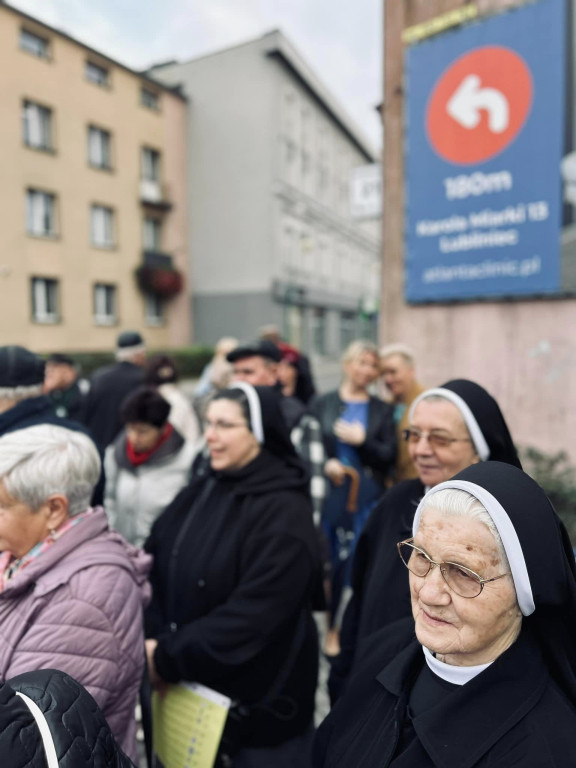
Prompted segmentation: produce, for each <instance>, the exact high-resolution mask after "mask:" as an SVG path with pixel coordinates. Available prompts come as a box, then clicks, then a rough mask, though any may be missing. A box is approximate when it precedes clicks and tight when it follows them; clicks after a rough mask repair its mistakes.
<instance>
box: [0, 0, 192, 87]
mask: <svg viewBox="0 0 576 768" xmlns="http://www.w3.org/2000/svg"><path fill="white" fill-rule="evenodd" d="M2 8H5V9H6V10H7V11H11V12H12V13H14V14H15V15H16V16H20V17H21V18H23V19H26V20H27V21H30V22H32V23H33V24H37V25H38V26H39V27H43V28H44V29H46V30H47V31H48V32H50V33H51V34H54V35H59V36H60V37H62V38H64V39H65V40H68V42H70V43H74V44H75V45H77V46H79V47H80V48H83V49H84V50H85V51H88V52H89V53H92V54H94V55H95V56H98V57H99V58H101V59H103V60H104V61H107V62H109V63H110V64H113V65H114V66H115V67H119V68H120V69H123V70H124V71H125V72H128V73H129V74H131V75H134V77H136V78H138V79H139V80H143V81H144V82H145V83H147V84H149V85H152V86H155V87H157V88H160V90H162V91H165V92H166V93H169V94H171V95H172V96H175V97H176V98H177V99H180V100H181V101H186V102H187V101H188V98H187V97H186V95H185V94H184V93H183V92H182V90H181V88H180V86H179V85H175V86H169V85H165V84H163V83H162V82H160V81H159V80H155V79H154V78H153V77H150V76H149V75H147V74H145V72H146V71H147V70H145V71H143V72H138V70H136V69H132V68H131V67H129V66H127V65H126V64H122V62H120V61H118V60H117V59H113V58H112V57H111V56H108V55H107V54H106V53H102V51H98V50H97V49H96V48H92V47H91V46H89V45H88V44H87V43H83V42H82V41H81V40H78V38H76V37H72V35H70V34H68V32H64V31H63V30H61V29H57V28H56V27H53V26H51V25H50V24H47V23H46V22H45V21H42V20H41V19H39V18H37V17H36V16H31V15H30V14H29V13H26V12H25V11H21V10H20V9H19V8H16V7H15V6H13V5H10V4H9V3H7V2H5V0H0V10H2Z"/></svg>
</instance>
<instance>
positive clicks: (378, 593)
mask: <svg viewBox="0 0 576 768" xmlns="http://www.w3.org/2000/svg"><path fill="white" fill-rule="evenodd" d="M409 424H410V428H409V429H408V430H407V435H405V437H406V438H408V440H407V441H408V448H409V451H410V454H411V457H412V459H413V461H414V463H415V466H416V467H417V469H418V473H419V478H418V479H414V480H405V481H404V482H402V483H399V484H398V485H396V486H394V487H393V488H391V489H390V490H389V491H388V492H387V493H386V494H385V495H384V496H383V497H382V500H381V501H380V502H379V504H378V505H377V506H376V507H375V508H374V510H373V511H372V513H371V515H370V518H369V519H368V522H367V524H366V526H365V528H364V531H363V533H362V534H361V536H360V538H359V541H358V545H357V548H356V554H355V557H354V563H353V567H352V589H353V595H352V598H351V600H350V602H349V604H348V607H347V609H346V613H345V615H344V620H343V625H342V631H341V635H340V644H341V653H340V655H339V656H338V657H336V658H335V659H334V661H333V662H332V666H331V671H330V677H329V690H330V696H331V699H332V702H333V703H334V701H336V699H337V698H338V696H339V695H340V694H341V692H342V690H343V689H344V686H345V684H346V681H347V679H348V677H349V675H350V673H351V670H352V668H353V665H354V658H355V656H356V655H357V650H358V649H359V648H360V647H361V645H362V643H363V642H364V640H365V639H366V638H367V637H369V635H370V634H371V633H372V632H375V631H376V630H378V629H380V628H382V627H384V626H386V625H387V624H390V623H392V622H394V621H396V620H397V619H400V618H402V617H405V616H410V613H411V609H410V594H409V590H408V582H407V580H406V574H405V573H404V569H403V566H402V563H401V562H400V560H399V559H398V557H397V556H396V543H397V542H398V541H401V540H402V539H406V538H407V537H408V536H409V535H410V532H411V530H412V522H413V520H414V513H415V511H416V507H417V506H418V503H419V501H420V499H421V498H422V497H423V496H424V493H425V492H426V490H428V488H430V487H433V486H434V485H437V484H438V483H439V482H443V481H445V480H448V479H449V478H450V477H453V476H454V475H455V474H456V473H457V472H460V471H461V470H463V469H465V468H466V467H467V466H469V465H470V464H473V463H476V462H483V461H488V460H491V461H502V462H505V463H507V464H512V465H513V466H516V467H520V466H521V465H520V460H519V459H518V454H517V453H516V448H515V447H514V443H513V442H512V438H511V436H510V432H509V430H508V426H507V425H506V422H505V420H504V416H503V415H502V412H501V410H500V407H499V406H498V403H497V402H496V400H495V399H494V398H493V397H492V395H490V394H489V393H488V392H487V391H486V390H485V389H484V388H483V387H481V386H480V385H479V384H476V383H475V382H473V381H468V380H466V379H455V380H453V381H448V382H446V384H443V385H442V386H441V387H437V388H434V389H428V390H426V391H425V392H423V393H422V394H421V395H420V396H419V397H417V398H416V399H415V400H414V402H413V403H412V406H411V408H410V414H409ZM415 438H417V439H415ZM442 443H444V445H443V444H442Z"/></svg>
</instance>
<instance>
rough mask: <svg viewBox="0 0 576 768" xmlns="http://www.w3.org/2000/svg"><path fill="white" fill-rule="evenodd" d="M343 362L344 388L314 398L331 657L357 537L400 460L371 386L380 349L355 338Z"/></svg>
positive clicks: (390, 423)
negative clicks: (322, 459)
mask: <svg viewBox="0 0 576 768" xmlns="http://www.w3.org/2000/svg"><path fill="white" fill-rule="evenodd" d="M342 363H343V372H344V376H343V380H342V384H341V385H340V388H339V389H337V390H335V391H333V392H329V393H328V394H326V395H322V396H321V397H319V398H318V399H317V400H315V401H314V403H313V412H314V415H315V416H316V418H317V419H318V420H319V422H320V426H321V428H322V435H323V439H324V448H325V451H326V456H327V457H328V458H327V461H326V464H325V466H324V472H325V474H326V476H327V477H328V479H329V481H330V487H329V490H328V496H327V499H326V502H325V504H324V509H323V514H322V518H323V519H322V526H323V529H324V532H325V534H326V537H327V540H328V544H329V548H330V558H331V581H332V584H331V606H330V629H329V631H328V633H327V636H326V641H325V651H326V653H327V654H328V655H330V656H333V655H335V654H336V653H337V652H338V647H339V645H338V642H339V641H338V631H339V626H340V622H341V608H340V606H341V605H343V602H342V598H343V593H344V590H345V589H346V588H347V587H349V586H350V565H351V562H352V556H353V554H354V547H355V545H356V541H357V539H358V536H359V535H360V533H361V531H362V529H363V527H364V524H365V522H366V520H367V518H368V515H369V514H370V511H371V510H372V508H373V507H374V505H375V504H376V502H377V501H378V499H379V498H380V496H381V495H382V493H383V492H384V483H385V480H386V476H387V475H388V473H389V472H390V470H391V469H392V468H393V466H394V462H395V460H396V427H395V425H394V410H393V408H392V406H391V405H388V404H387V403H384V402H383V401H382V400H380V399H378V398H376V397H373V396H372V395H370V393H369V391H368V388H369V387H370V385H371V384H373V383H374V382H375V381H376V379H377V378H378V375H379V373H380V370H379V359H378V348H377V347H376V345H375V344H372V343H371V342H368V341H354V342H352V343H351V344H350V345H349V346H348V348H347V350H346V351H345V353H344V355H343V359H342ZM347 473H352V477H350V475H349V474H347ZM354 476H356V477H358V479H359V489H358V492H357V499H356V503H355V504H354V509H351V506H352V505H351V504H350V494H351V489H353V487H354V486H353V482H352V481H353V477H354Z"/></svg>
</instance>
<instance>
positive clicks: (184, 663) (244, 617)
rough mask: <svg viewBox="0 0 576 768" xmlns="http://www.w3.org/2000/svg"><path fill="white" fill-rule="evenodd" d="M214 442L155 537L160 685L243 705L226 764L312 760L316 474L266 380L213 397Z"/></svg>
mask: <svg viewBox="0 0 576 768" xmlns="http://www.w3.org/2000/svg"><path fill="white" fill-rule="evenodd" d="M205 438H206V444H207V448H208V451H209V456H210V465H209V467H207V468H206V471H205V472H201V471H196V472H195V473H194V477H193V479H192V481H191V482H190V484H189V486H188V487H187V488H185V489H184V490H183V491H181V492H180V494H179V495H178V496H177V497H176V498H175V499H174V501H173V502H172V504H170V505H169V506H168V508H167V509H166V510H165V511H164V513H163V514H162V515H161V516H160V517H159V518H158V520H157V521H156V523H155V524H154V526H153V528H152V533H151V535H150V538H149V539H148V541H147V543H146V549H147V550H148V551H149V552H150V553H151V554H152V555H153V556H154V565H153V568H152V574H151V582H152V587H153V600H152V604H151V606H150V608H149V610H148V612H147V616H146V619H147V621H146V624H147V635H148V638H149V639H148V640H147V649H148V659H149V666H150V672H151V678H152V682H153V684H155V685H156V687H159V688H162V687H163V686H164V685H165V684H166V683H180V682H196V683H201V684H203V685H205V686H208V687H209V688H212V689H214V690H216V691H218V692H219V693H223V694H225V695H226V696H228V697H230V698H231V699H233V700H234V702H236V706H235V707H234V709H233V712H232V714H231V715H230V717H229V719H228V726H227V730H226V731H225V734H224V742H223V744H222V749H221V755H220V757H219V758H218V760H219V761H218V762H217V765H224V764H229V763H225V760H224V755H226V758H228V759H232V757H233V759H234V765H235V766H238V768H259V767H260V766H262V767H263V768H264V767H266V768H267V767H268V766H275V767H276V768H283V766H291V765H296V764H297V765H300V766H302V767H303V768H304V767H305V766H307V765H308V764H309V758H310V745H311V736H312V727H313V713H314V694H315V689H316V679H317V667H318V639H317V633H316V626H315V624H314V621H313V619H312V615H311V607H312V605H313V602H314V601H315V600H316V599H317V596H318V593H319V592H320V593H321V589H322V587H321V569H320V558H319V555H318V552H317V539H316V533H315V530H314V526H313V523H312V508H311V502H310V495H309V490H308V486H309V476H308V473H307V471H306V469H305V467H304V465H303V464H302V462H301V461H300V459H298V457H297V456H296V453H295V451H294V448H293V446H292V443H291V441H290V436H289V434H288V430H287V428H286V426H285V423H284V420H283V418H282V414H281V410H280V400H279V395H278V394H277V393H276V392H275V391H274V390H273V389H272V388H271V387H252V386H251V385H250V384H247V383H238V384H236V385H233V386H232V387H231V388H229V389H225V390H222V391H221V392H219V393H218V394H217V395H215V396H214V398H213V399H212V401H211V402H210V404H209V405H208V408H207V411H206V423H205ZM201 462H202V457H200V458H199V460H198V463H199V464H201ZM196 469H197V467H196Z"/></svg>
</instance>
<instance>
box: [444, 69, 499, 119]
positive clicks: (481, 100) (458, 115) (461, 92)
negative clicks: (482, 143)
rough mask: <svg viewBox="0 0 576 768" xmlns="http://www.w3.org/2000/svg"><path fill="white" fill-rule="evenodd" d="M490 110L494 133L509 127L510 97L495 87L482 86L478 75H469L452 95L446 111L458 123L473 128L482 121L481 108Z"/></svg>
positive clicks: (489, 114) (489, 116)
mask: <svg viewBox="0 0 576 768" xmlns="http://www.w3.org/2000/svg"><path fill="white" fill-rule="evenodd" d="M482 109H485V110H486V111H487V112H488V127H489V128H490V130H491V131H492V133H503V132H504V131H505V130H506V128H508V123H509V116H510V108H509V106H508V99H507V98H506V96H505V95H504V94H503V93H502V91H497V90H496V89H495V88H481V87H480V78H479V77H478V75H467V76H466V77H465V78H464V80H462V82H461V83H460V85H459V86H458V88H457V89H456V90H455V91H454V93H453V94H452V96H451V97H450V101H449V102H448V104H447V105H446V111H447V112H448V114H449V115H450V117H453V118H454V120H456V122H457V123H460V125H462V126H464V128H468V129H469V130H471V129H472V128H476V126H477V125H478V123H479V122H480V110H482Z"/></svg>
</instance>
